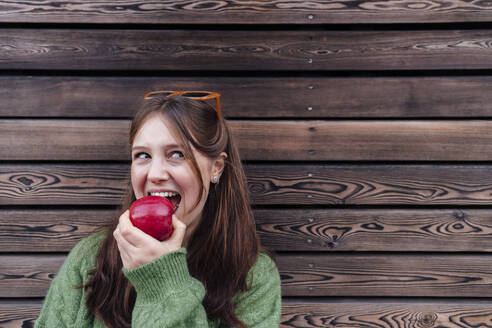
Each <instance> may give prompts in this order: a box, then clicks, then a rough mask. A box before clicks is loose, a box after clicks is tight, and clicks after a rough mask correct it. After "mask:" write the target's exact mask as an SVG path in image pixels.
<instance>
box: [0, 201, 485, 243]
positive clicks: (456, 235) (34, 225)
mask: <svg viewBox="0 0 492 328" xmlns="http://www.w3.org/2000/svg"><path fill="white" fill-rule="evenodd" d="M254 213H255V218H256V223H257V230H258V233H259V235H260V238H261V240H262V244H263V245H264V246H265V247H267V248H268V249H271V250H274V251H292V250H296V251H322V252H326V251H387V250H391V251H394V252H397V251H399V252H407V251H433V252H492V238H491V236H492V211H491V210H488V209H483V210H482V209H454V210H451V209H444V210H426V209H398V210H392V209H343V210H340V209H325V210H312V209H306V210H302V209H278V210H267V209H256V210H255V212H254ZM119 214H120V213H119V211H118V210H109V209H108V210H91V209H86V208H84V209H67V210H65V209H54V210H44V209H19V210H17V209H14V210H10V209H9V210H2V211H0V222H1V223H0V249H1V250H2V252H62V251H69V250H70V249H72V247H73V246H74V245H75V244H76V243H77V242H78V241H79V240H80V239H81V238H83V237H85V236H87V235H88V234H90V233H91V232H93V231H94V230H95V229H97V228H98V227H101V226H102V225H104V224H105V223H106V222H109V221H111V220H113V219H116V218H118V216H119Z"/></svg>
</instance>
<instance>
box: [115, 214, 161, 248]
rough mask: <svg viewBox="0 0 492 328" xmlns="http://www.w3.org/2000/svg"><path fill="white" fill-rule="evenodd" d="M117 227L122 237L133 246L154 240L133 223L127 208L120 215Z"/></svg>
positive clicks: (139, 245)
mask: <svg viewBox="0 0 492 328" xmlns="http://www.w3.org/2000/svg"><path fill="white" fill-rule="evenodd" d="M118 227H119V231H120V232H121V235H122V237H123V238H125V239H126V240H127V241H128V242H129V243H130V244H131V245H132V246H134V247H142V246H143V245H146V244H148V243H152V242H154V238H153V237H151V236H149V235H148V234H146V233H145V232H143V231H142V230H140V229H139V228H137V227H135V226H134V225H133V223H132V222H131V220H130V212H129V211H128V210H127V211H125V212H124V213H123V214H122V215H121V216H120V221H119V224H118Z"/></svg>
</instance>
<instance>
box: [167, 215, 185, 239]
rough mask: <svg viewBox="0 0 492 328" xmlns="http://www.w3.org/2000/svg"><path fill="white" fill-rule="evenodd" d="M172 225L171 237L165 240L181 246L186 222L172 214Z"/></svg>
mask: <svg viewBox="0 0 492 328" xmlns="http://www.w3.org/2000/svg"><path fill="white" fill-rule="evenodd" d="M173 227H174V232H173V234H172V235H171V237H170V238H169V239H168V240H167V242H170V243H172V244H175V245H179V247H181V245H182V244H183V239H184V237H185V233H186V224H184V223H183V222H181V221H180V220H179V219H178V217H177V216H176V214H173Z"/></svg>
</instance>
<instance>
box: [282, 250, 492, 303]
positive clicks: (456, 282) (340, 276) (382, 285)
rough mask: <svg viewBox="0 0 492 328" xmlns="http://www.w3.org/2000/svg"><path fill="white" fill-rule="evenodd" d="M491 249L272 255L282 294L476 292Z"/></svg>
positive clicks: (487, 278) (487, 273) (487, 284)
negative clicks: (486, 251) (477, 252)
mask: <svg viewBox="0 0 492 328" xmlns="http://www.w3.org/2000/svg"><path fill="white" fill-rule="evenodd" d="M491 259H492V258H491V257H490V255H429V254H425V255H424V254H418V255H411V254H384V255H381V254H366V255H360V254H357V255H350V254H344V255H339V254H330V255H326V254H317V255H314V254H304V255H283V256H278V257H277V264H278V267H279V271H280V275H281V277H282V295H283V296H307V295H309V296H353V297H361V296H395V297H477V296H485V297H486V296H488V295H491V293H492V266H490V261H491Z"/></svg>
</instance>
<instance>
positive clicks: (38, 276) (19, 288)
mask: <svg viewBox="0 0 492 328" xmlns="http://www.w3.org/2000/svg"><path fill="white" fill-rule="evenodd" d="M64 259H65V256H64V255H20V256H19V255H12V254H10V255H5V254H3V255H0V263H2V266H1V267H0V297H9V298H19V297H43V296H44V295H45V294H46V292H47V289H48V287H49V285H50V283H51V280H52V278H53V277H54V275H55V274H56V272H57V271H58V269H59V267H60V266H61V264H62V263H63V260H64ZM490 260H491V255H490V254H488V255H484V254H482V255H452V254H447V255H428V254H425V255H423V254H419V255H406V254H396V255H395V254H386V255H378V254H366V255H349V254H344V255H339V254H329V255H319V254H318V255H314V254H305V255H287V254H281V255H278V256H277V264H278V267H279V272H280V275H281V278H282V295H283V296H343V297H360V296H377V297H379V296H381V297H383V296H385V297H390V296H397V297H459V298H463V297H477V295H481V296H482V295H483V296H486V295H490V294H491V293H492V267H491V266H490Z"/></svg>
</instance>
